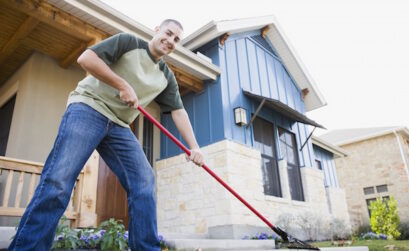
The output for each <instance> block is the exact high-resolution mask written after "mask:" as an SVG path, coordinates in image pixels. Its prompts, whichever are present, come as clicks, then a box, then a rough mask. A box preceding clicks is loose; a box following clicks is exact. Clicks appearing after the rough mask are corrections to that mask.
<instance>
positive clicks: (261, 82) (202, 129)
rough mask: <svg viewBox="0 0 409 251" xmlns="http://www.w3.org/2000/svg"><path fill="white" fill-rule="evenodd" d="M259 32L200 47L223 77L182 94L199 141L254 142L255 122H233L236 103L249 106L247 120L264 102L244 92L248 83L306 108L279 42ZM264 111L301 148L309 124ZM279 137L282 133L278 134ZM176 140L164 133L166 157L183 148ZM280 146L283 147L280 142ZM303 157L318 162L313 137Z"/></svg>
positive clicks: (305, 161)
mask: <svg viewBox="0 0 409 251" xmlns="http://www.w3.org/2000/svg"><path fill="white" fill-rule="evenodd" d="M259 34H260V33H259V31H253V32H249V33H242V34H235V35H232V36H230V37H229V39H228V40H227V41H226V42H225V44H224V46H223V47H222V46H220V44H219V43H218V40H217V39H215V40H213V41H211V42H209V43H208V44H206V45H204V46H203V47H201V48H199V49H198V51H200V52H201V53H203V54H204V55H206V56H208V57H210V58H211V59H212V61H213V63H214V64H216V65H218V66H219V67H220V68H221V70H222V74H221V75H220V77H219V78H218V80H217V81H213V82H209V83H206V84H205V85H204V90H203V91H202V92H201V93H198V94H194V93H190V94H188V95H186V96H184V97H182V99H183V102H184V105H185V108H186V110H187V111H188V114H189V116H190V119H191V122H192V126H193V128H194V131H195V134H196V137H197V139H198V143H199V145H200V146H206V145H209V144H212V143H215V142H217V141H220V140H223V139H230V140H234V141H236V142H239V143H241V144H246V145H248V146H253V138H252V128H251V127H250V128H246V127H240V126H236V125H235V124H234V113H233V109H234V108H235V107H238V106H241V107H244V108H246V109H247V111H248V121H250V118H251V116H252V114H253V113H254V112H255V111H256V109H257V107H258V105H259V103H258V102H255V101H253V100H251V99H249V98H248V97H246V96H244V95H243V92H242V90H243V89H245V90H248V91H251V92H253V93H256V94H259V95H262V96H266V97H269V98H272V99H276V100H279V101H281V102H282V103H284V104H287V105H288V106H289V107H291V108H293V109H295V110H297V111H299V112H301V113H304V114H305V105H304V102H303V100H302V98H301V91H300V90H299V89H298V87H297V86H296V84H295V82H294V80H293V78H292V77H291V76H290V75H289V74H288V72H287V70H286V69H285V67H284V66H283V64H282V62H281V60H280V58H278V57H277V56H276V54H275V53H274V51H275V50H274V48H266V46H268V45H269V44H270V43H269V42H267V41H266V43H262V41H261V40H260V36H259ZM259 116H261V117H263V118H264V119H266V120H268V121H270V122H272V123H274V126H275V131H276V133H277V127H282V128H284V129H286V130H289V131H291V132H292V133H294V134H295V135H296V139H297V145H298V146H297V147H298V149H299V148H300V147H301V145H302V144H303V143H304V142H305V140H306V138H307V137H308V135H309V131H308V127H307V126H306V125H304V124H302V123H298V122H295V121H291V120H289V119H288V118H286V117H283V116H282V115H280V114H278V113H276V112H274V111H272V110H270V109H268V108H263V109H262V111H261V112H260V114H259ZM162 122H163V123H164V124H165V125H169V127H168V128H170V129H171V132H172V133H175V134H177V135H179V134H178V133H177V132H176V130H175V127H174V125H173V122H172V120H171V117H170V115H164V116H162ZM179 138H180V136H179ZM277 138H278V135H276V139H277ZM276 141H277V140H276ZM171 144H173V143H171ZM171 144H169V140H168V139H166V138H165V137H164V136H162V138H161V157H162V158H164V157H169V156H172V155H175V154H177V153H180V152H181V151H180V150H178V149H176V146H172V145H171ZM277 144H278V143H277ZM277 149H279V148H278V146H277ZM278 152H279V151H278ZM279 154H280V153H278V155H279ZM299 160H300V165H301V166H309V167H312V166H313V165H314V153H313V150H312V144H311V142H308V144H306V146H305V147H304V148H303V151H302V152H299Z"/></svg>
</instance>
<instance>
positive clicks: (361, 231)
mask: <svg viewBox="0 0 409 251" xmlns="http://www.w3.org/2000/svg"><path fill="white" fill-rule="evenodd" d="M368 232H372V228H371V226H370V225H362V226H359V228H358V230H357V231H356V235H357V236H359V237H361V236H362V235H363V234H365V233H368Z"/></svg>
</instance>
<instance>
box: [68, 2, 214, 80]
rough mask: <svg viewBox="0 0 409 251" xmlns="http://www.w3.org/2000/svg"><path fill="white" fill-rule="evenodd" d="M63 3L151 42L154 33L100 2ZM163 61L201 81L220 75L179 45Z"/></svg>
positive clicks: (208, 64) (119, 30)
mask: <svg viewBox="0 0 409 251" xmlns="http://www.w3.org/2000/svg"><path fill="white" fill-rule="evenodd" d="M64 2H65V3H67V4H69V5H71V6H72V7H75V8H78V9H80V10H82V11H84V12H86V13H87V14H88V15H90V16H92V17H94V18H97V19H98V20H100V21H102V22H104V23H105V24H106V25H109V26H111V27H113V28H114V29H116V30H117V31H118V32H127V33H131V34H134V35H135V36H137V37H139V38H141V39H143V40H145V41H149V40H151V39H152V37H153V35H154V32H153V31H152V30H150V29H149V28H147V27H145V26H143V25H142V24H140V23H138V22H136V21H134V20H132V19H131V18H129V17H127V16H125V15H123V14H122V13H120V12H119V11H116V10H115V9H113V8H111V7H109V6H107V5H106V4H104V3H102V2H100V1H96V0H64ZM165 61H167V62H169V63H171V64H174V65H175V66H177V67H179V68H181V69H182V70H184V71H186V72H188V73H190V74H192V75H193V76H195V77H198V78H199V79H201V80H216V79H217V78H218V76H219V75H220V73H221V69H220V68H219V67H217V66H216V65H214V64H212V63H210V62H208V61H206V60H204V59H202V58H200V57H199V56H197V55H196V54H194V53H193V52H191V51H190V50H188V49H186V48H184V47H182V46H179V45H178V46H176V49H175V51H174V52H173V53H171V54H170V55H168V56H166V57H165Z"/></svg>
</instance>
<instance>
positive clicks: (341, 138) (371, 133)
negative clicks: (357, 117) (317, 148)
mask: <svg viewBox="0 0 409 251" xmlns="http://www.w3.org/2000/svg"><path fill="white" fill-rule="evenodd" d="M394 132H399V133H402V134H404V135H406V136H407V137H409V130H408V128H406V127H402V126H389V127H372V128H353V129H340V130H333V131H330V132H328V133H326V134H324V135H321V136H320V138H321V139H324V140H326V141H328V142H331V143H332V144H334V145H338V146H342V145H347V144H351V143H355V142H358V141H363V140H367V139H371V138H375V137H380V136H384V135H387V134H390V133H394Z"/></svg>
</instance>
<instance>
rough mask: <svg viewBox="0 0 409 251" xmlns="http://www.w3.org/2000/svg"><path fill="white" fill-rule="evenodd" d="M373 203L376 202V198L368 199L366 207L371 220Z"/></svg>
mask: <svg viewBox="0 0 409 251" xmlns="http://www.w3.org/2000/svg"><path fill="white" fill-rule="evenodd" d="M371 201H376V198H370V199H366V206H367V207H368V214H369V218H371Z"/></svg>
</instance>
